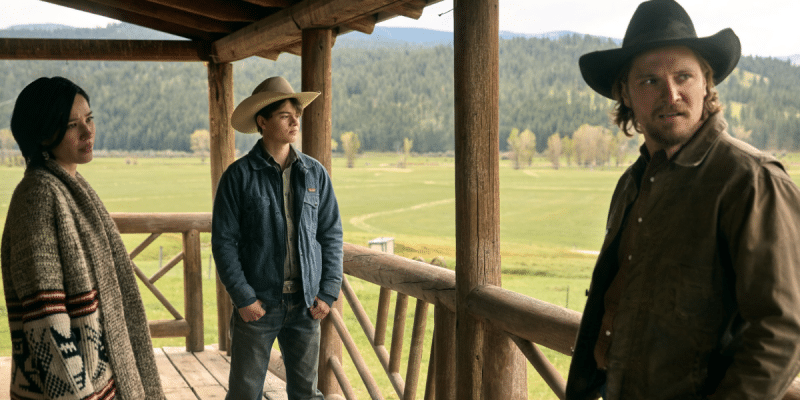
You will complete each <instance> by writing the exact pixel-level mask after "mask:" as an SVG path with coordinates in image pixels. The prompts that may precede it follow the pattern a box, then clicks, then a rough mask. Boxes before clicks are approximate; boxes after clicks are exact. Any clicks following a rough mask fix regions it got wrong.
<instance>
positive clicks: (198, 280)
mask: <svg viewBox="0 0 800 400" xmlns="http://www.w3.org/2000/svg"><path fill="white" fill-rule="evenodd" d="M201 264H202V260H201V257H200V233H199V232H198V231H197V230H195V229H192V230H190V231H188V232H184V233H183V287H184V289H183V299H184V311H185V313H186V317H185V318H186V322H188V323H189V335H188V336H186V351H191V352H196V351H203V349H204V348H205V343H204V341H203V269H202V268H203V267H202V265H201Z"/></svg>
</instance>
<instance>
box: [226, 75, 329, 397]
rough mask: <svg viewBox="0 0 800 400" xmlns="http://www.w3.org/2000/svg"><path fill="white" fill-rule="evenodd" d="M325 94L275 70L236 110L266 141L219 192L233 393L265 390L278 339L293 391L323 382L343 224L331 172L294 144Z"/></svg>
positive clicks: (242, 125) (233, 168) (307, 391)
mask: <svg viewBox="0 0 800 400" xmlns="http://www.w3.org/2000/svg"><path fill="white" fill-rule="evenodd" d="M318 95H319V93H314V92H301V93H295V92H294V90H292V87H291V86H290V85H289V82H287V81H286V80H285V79H283V78H281V77H272V78H269V79H267V80H265V81H264V82H262V83H261V84H260V85H258V86H257V87H256V88H255V90H253V94H252V96H250V97H248V98H246V99H245V100H243V101H242V102H241V103H239V105H238V106H237V107H236V109H235V110H234V111H233V115H231V125H233V127H234V128H236V130H238V131H240V132H244V133H255V132H259V133H260V134H261V140H259V141H258V143H256V145H255V146H254V147H253V149H252V150H251V151H250V152H249V153H248V154H247V155H245V156H244V157H242V158H240V159H239V160H237V161H236V162H234V163H233V164H231V165H230V167H228V169H227V170H225V173H224V174H222V178H221V179H220V182H219V188H218V189H217V194H216V197H215V199H214V211H213V217H212V224H211V247H212V251H213V253H214V260H215V261H216V264H217V271H218V272H219V279H220V281H222V283H223V284H225V288H226V289H227V291H228V294H230V296H231V300H233V303H234V305H235V306H236V308H237V311H235V312H234V313H233V315H232V317H231V370H230V378H229V382H228V385H229V388H228V395H227V397H226V398H227V399H229V400H255V399H261V398H263V388H264V378H265V376H266V373H267V366H268V365H269V359H270V352H271V350H272V345H273V343H274V342H275V339H277V340H278V344H279V345H280V348H281V354H282V355H283V361H284V365H285V367H286V392H287V394H288V398H289V399H291V400H300V399H302V400H322V398H323V397H322V393H320V391H319V390H317V364H318V363H319V343H320V320H321V319H323V318H325V317H326V316H327V315H328V312H329V311H330V306H331V305H332V304H333V302H334V301H335V300H336V298H337V297H338V296H339V289H340V287H341V283H342V223H341V219H340V216H339V206H338V205H337V202H336V196H335V195H334V193H333V186H332V185H331V179H330V176H328V172H327V171H326V170H325V167H323V166H322V164H320V163H319V162H318V161H317V160H315V159H313V158H311V157H309V156H307V155H305V154H303V153H301V152H300V151H298V150H295V149H294V147H292V143H294V141H295V139H296V138H297V135H298V134H299V132H300V122H299V119H300V115H301V114H302V112H303V108H305V107H306V106H307V105H308V104H309V103H311V101H313V100H314V99H315V98H316V97H317V96H318Z"/></svg>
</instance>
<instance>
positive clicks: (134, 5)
mask: <svg viewBox="0 0 800 400" xmlns="http://www.w3.org/2000/svg"><path fill="white" fill-rule="evenodd" d="M91 1H92V2H94V3H96V4H100V5H104V6H107V7H115V8H118V9H120V10H124V11H128V12H131V13H134V14H137V15H141V16H145V17H150V18H156V19H159V20H161V21H166V22H169V23H172V24H177V25H182V26H192V27H196V28H198V29H201V30H203V31H206V32H216V33H229V32H233V31H235V30H236V29H238V28H240V27H241V26H242V25H243V24H236V23H231V22H224V21H218V20H215V19H212V18H208V17H204V16H200V15H194V14H189V13H187V12H184V11H181V10H177V9H174V8H171V7H165V6H162V5H160V4H155V3H151V2H147V1H119V0H91Z"/></svg>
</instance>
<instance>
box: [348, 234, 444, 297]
mask: <svg viewBox="0 0 800 400" xmlns="http://www.w3.org/2000/svg"><path fill="white" fill-rule="evenodd" d="M343 249H344V272H345V273H347V274H349V275H352V276H355V277H356V278H359V279H364V280H366V281H369V282H372V283H375V284H377V285H380V286H385V287H387V288H389V289H392V290H395V291H398V292H402V293H405V294H407V295H409V296H411V297H415V298H418V299H422V300H425V301H426V302H428V303H431V304H441V305H443V306H444V307H446V308H447V309H448V310H450V311H455V309H456V305H455V284H456V281H455V274H454V273H453V271H451V270H449V269H446V268H441V267H437V266H433V265H430V264H426V263H424V262H420V261H414V260H409V259H407V258H405V257H400V256H397V255H394V254H389V253H384V252H380V251H377V250H372V249H368V248H366V247H363V246H358V245H354V244H350V243H344V245H343Z"/></svg>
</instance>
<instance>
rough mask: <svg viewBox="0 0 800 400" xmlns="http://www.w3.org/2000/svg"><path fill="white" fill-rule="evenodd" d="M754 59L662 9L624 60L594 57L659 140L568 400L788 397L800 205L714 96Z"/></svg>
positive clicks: (588, 313) (636, 31)
mask: <svg viewBox="0 0 800 400" xmlns="http://www.w3.org/2000/svg"><path fill="white" fill-rule="evenodd" d="M740 52H741V50H740V45H739V39H738V38H737V36H736V35H735V34H734V33H733V31H732V30H730V29H725V30H722V31H720V32H719V33H717V34H715V35H713V36H709V37H703V38H699V37H698V36H697V34H696V33H695V30H694V26H693V24H692V21H691V19H690V18H689V16H688V15H687V14H686V11H684V9H683V8H682V7H681V6H680V5H678V3H676V2H674V1H672V0H652V1H647V2H644V3H642V4H641V5H639V7H638V8H637V10H636V12H635V13H634V15H633V17H632V19H631V21H630V24H629V26H628V29H627V31H626V33H625V38H624V41H623V44H622V47H621V48H618V49H612V50H605V51H598V52H593V53H589V54H585V55H583V56H582V57H581V58H580V69H581V73H582V74H583V78H584V80H585V81H586V83H588V84H589V86H590V87H591V88H592V89H594V90H595V91H597V92H598V93H600V94H602V95H604V96H606V97H609V98H612V99H614V100H616V101H617V106H616V108H615V110H614V113H613V117H614V120H615V123H617V124H618V125H619V126H620V128H622V129H623V130H624V131H625V132H626V133H628V132H631V131H635V132H638V133H641V134H643V135H644V138H645V142H644V145H643V146H642V147H641V149H640V151H641V157H639V159H638V160H637V161H636V162H635V163H634V164H633V165H632V166H631V167H630V168H628V170H627V171H626V172H625V173H624V174H623V175H622V177H621V179H620V180H619V183H618V185H617V188H616V190H615V192H614V195H613V197H612V200H611V209H610V212H609V215H608V221H607V229H606V238H605V242H604V243H603V246H602V249H601V252H600V255H599V257H598V260H597V265H596V267H595V270H594V273H593V276H592V283H591V287H590V290H589V292H588V296H589V297H588V299H587V302H586V308H585V311H584V314H583V318H582V321H581V326H580V330H579V333H578V337H577V341H576V344H575V348H574V354H573V358H572V364H571V366H570V372H569V379H568V383H567V398H568V399H594V398H597V397H599V396H602V397H603V398H605V399H614V400H616V399H648V400H653V399H701V398H702V399H705V398H715V399H756V398H758V399H779V398H781V397H782V396H783V394H784V393H785V391H786V389H787V387H788V385H789V384H790V383H791V381H792V380H793V379H794V378H795V377H796V376H797V374H798V370H800V362H798V359H800V246H798V244H797V242H798V239H800V233H799V232H798V230H800V193H798V189H797V187H796V186H795V184H794V183H792V180H791V179H790V178H789V176H788V175H787V173H786V172H785V170H784V168H783V166H782V165H781V164H780V163H779V162H778V161H777V160H775V159H774V158H772V157H771V156H768V155H766V154H763V153H761V152H759V151H758V150H756V149H755V148H753V147H751V146H749V145H747V144H745V143H743V142H741V141H739V140H736V139H734V138H732V137H731V136H730V135H729V134H728V132H727V123H726V122H725V119H724V118H723V113H722V112H721V111H720V109H721V106H720V103H719V98H718V95H717V91H716V90H715V89H714V85H716V84H719V83H720V82H721V81H722V80H723V79H725V77H727V76H728V74H730V73H731V71H733V69H734V67H735V66H736V64H737V62H738V60H739V56H740Z"/></svg>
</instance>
